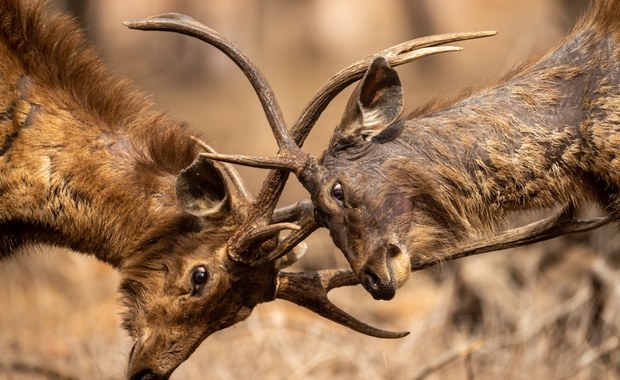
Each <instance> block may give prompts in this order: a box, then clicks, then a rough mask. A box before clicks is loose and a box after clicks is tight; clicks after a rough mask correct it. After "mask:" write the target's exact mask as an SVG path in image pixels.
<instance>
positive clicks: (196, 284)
mask: <svg viewBox="0 0 620 380" xmlns="http://www.w3.org/2000/svg"><path fill="white" fill-rule="evenodd" d="M207 280H209V272H207V268H205V267H203V266H199V267H196V268H194V271H193V272H192V290H193V291H194V292H196V291H198V290H200V288H202V286H203V285H204V284H206V283H207Z"/></svg>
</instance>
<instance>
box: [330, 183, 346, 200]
mask: <svg viewBox="0 0 620 380" xmlns="http://www.w3.org/2000/svg"><path fill="white" fill-rule="evenodd" d="M332 198H334V199H335V200H337V201H338V203H340V204H341V205H342V203H343V202H344V190H343V189H342V185H341V184H340V182H336V183H335V184H334V186H333V187H332Z"/></svg>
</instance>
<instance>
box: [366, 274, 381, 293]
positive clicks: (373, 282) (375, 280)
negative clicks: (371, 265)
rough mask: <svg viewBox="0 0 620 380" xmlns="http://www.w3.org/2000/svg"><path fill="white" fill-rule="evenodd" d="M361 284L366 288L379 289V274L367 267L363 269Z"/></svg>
mask: <svg viewBox="0 0 620 380" xmlns="http://www.w3.org/2000/svg"><path fill="white" fill-rule="evenodd" d="M361 277H362V285H364V287H365V288H366V289H368V290H371V291H372V290H374V291H376V290H378V289H379V283H380V282H381V280H380V279H379V276H378V275H377V274H376V273H374V272H371V271H369V270H368V269H364V271H363V272H362V276H361Z"/></svg>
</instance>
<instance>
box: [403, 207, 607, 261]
mask: <svg viewBox="0 0 620 380" xmlns="http://www.w3.org/2000/svg"><path fill="white" fill-rule="evenodd" d="M611 221H612V218H611V217H610V216H605V217H596V218H592V219H587V220H581V219H577V218H576V217H575V208H574V207H573V206H566V207H564V208H563V209H562V210H560V211H559V212H557V213H555V214H554V215H552V216H550V217H548V218H545V219H542V220H538V221H536V222H532V223H529V224H527V225H525V226H522V227H518V228H513V229H510V230H507V231H505V232H503V233H501V234H499V235H496V236H493V237H491V238H488V239H482V240H479V241H475V242H473V243H469V244H466V245H463V246H461V247H457V249H456V250H454V251H452V252H450V253H446V254H439V255H437V257H436V258H431V259H419V260H413V259H412V261H411V268H412V271H414V270H420V269H424V268H428V267H430V266H433V265H435V264H438V263H440V262H444V261H451V260H456V259H459V258H461V257H467V256H473V255H478V254H480V253H486V252H493V251H499V250H503V249H508V248H515V247H520V246H522V245H527V244H532V243H537V242H540V241H544V240H549V239H552V238H555V237H558V236H562V235H567V234H572V233H577V232H586V231H590V230H593V229H596V228H599V227H601V226H603V225H605V224H607V223H609V222H611Z"/></svg>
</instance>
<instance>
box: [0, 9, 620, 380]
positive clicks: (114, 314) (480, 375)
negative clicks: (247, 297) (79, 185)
mask: <svg viewBox="0 0 620 380" xmlns="http://www.w3.org/2000/svg"><path fill="white" fill-rule="evenodd" d="M71 3H72V4H73V5H74V7H75V5H76V4H77V5H84V4H87V5H88V6H87V7H86V9H85V10H83V16H84V18H83V22H84V24H85V25H86V27H87V29H88V33H89V36H90V37H91V38H92V39H93V40H94V42H95V44H96V45H97V46H98V47H99V49H100V51H101V53H102V55H103V56H104V57H105V59H106V60H107V61H109V63H110V65H111V66H112V67H113V68H114V69H115V70H116V71H118V72H119V73H121V74H122V75H123V76H126V77H130V78H133V79H134V80H135V81H136V83H137V84H138V85H139V86H140V87H141V88H143V89H144V90H145V91H146V92H148V93H152V94H153V96H154V99H155V101H156V103H158V104H159V105H160V108H161V109H164V110H168V111H169V112H170V113H171V114H172V115H174V116H175V117H176V118H178V119H181V120H185V121H187V122H189V123H190V124H191V126H192V127H193V128H194V129H196V130H198V131H200V132H201V133H203V134H204V137H205V139H206V140H207V141H208V142H209V143H210V144H211V145H212V146H214V147H215V148H216V149H218V150H220V151H222V152H235V153H244V154H251V155H256V154H273V153H274V152H275V151H276V149H275V144H274V143H273V141H272V136H271V134H270V132H269V130H268V126H267V124H266V122H265V119H264V117H263V114H262V111H261V109H260V106H259V103H258V101H257V100H256V98H255V96H254V94H253V93H252V90H251V88H250V86H249V85H248V83H247V82H246V80H245V78H244V77H243V76H242V74H240V72H239V71H238V70H237V69H236V67H234V66H233V65H232V64H231V63H230V62H228V61H227V59H225V58H224V57H223V56H222V55H221V54H220V53H219V52H217V51H215V50H214V49H213V48H210V47H206V46H203V45H202V44H201V43H199V42H195V41H190V40H188V39H187V37H178V36H173V35H168V34H162V33H159V34H158V33H154V32H151V33H144V32H137V31H130V30H128V29H126V28H124V27H123V26H122V24H121V22H122V21H123V20H125V19H128V18H135V17H143V16H148V15H154V14H159V13H163V12H167V11H177V12H182V13H187V14H191V15H192V16H194V17H195V18H196V19H198V20H200V21H202V22H204V23H206V24H207V25H209V26H211V27H213V28H214V29H216V30H219V31H220V32H222V33H224V34H225V35H227V36H229V37H230V38H231V39H232V40H234V41H235V42H236V43H237V44H238V45H239V46H241V47H242V48H243V50H244V51H245V52H246V53H247V54H248V55H249V56H250V57H252V58H253V59H254V61H255V62H256V63H257V64H258V66H259V67H260V68H261V69H262V70H263V72H264V73H265V75H266V77H267V78H268V79H269V80H270V81H271V84H272V86H273V88H274V90H275V92H276V94H277V95H278V96H279V100H280V102H281V105H282V108H283V111H284V114H285V117H286V119H287V120H289V121H290V122H292V121H294V119H295V118H296V116H297V113H298V112H299V111H300V110H301V108H302V107H303V104H304V103H305V101H307V100H308V99H309V98H310V97H311V95H312V94H313V93H314V91H315V90H317V89H318V88H319V87H320V85H321V84H322V83H323V82H324V81H325V80H326V79H327V78H329V76H330V75H331V74H333V73H335V72H336V71H337V70H339V69H341V68H343V67H345V66H346V65H348V64H349V63H351V62H353V61H354V60H357V59H360V58H362V57H364V56H366V55H369V54H372V53H374V52H376V51H379V50H381V49H383V48H385V47H388V46H391V45H394V44H396V43H399V42H402V41H404V40H406V39H410V38H414V37H418V36H421V35H424V34H431V33H439V32H451V31H465V30H488V29H494V30H498V31H499V33H500V34H499V35H498V36H497V37H493V38H492V39H487V40H480V41H473V42H466V43H462V44H460V45H461V46H464V47H465V48H466V49H465V51H463V52H460V53H456V54H455V53H451V54H450V55H446V56H441V57H431V58H427V59H425V60H424V61H421V62H416V63H413V64H409V65H407V66H405V67H402V68H399V73H400V74H401V76H402V78H403V83H404V85H405V91H406V96H407V103H408V104H409V105H410V106H412V107H413V106H414V105H416V104H420V103H421V102H423V101H426V100H427V99H429V98H431V97H434V96H442V95H445V94H450V93H454V92H456V91H459V90H460V89H463V88H464V87H467V86H468V85H472V84H475V83H478V82H479V81H485V82H486V81H489V80H492V79H493V78H497V77H498V76H500V75H501V73H503V72H504V71H506V70H507V69H509V68H511V67H512V66H514V65H515V64H517V63H518V62H520V61H522V60H524V59H526V58H528V57H530V56H532V55H536V54H540V53H542V52H544V51H545V50H547V49H548V48H550V47H551V46H552V45H553V44H554V43H556V42H557V41H559V40H560V39H561V37H562V35H563V34H564V33H565V32H566V30H567V28H568V27H569V26H570V25H572V22H573V17H574V14H575V10H574V8H575V5H574V4H581V2H580V1H568V0H564V1H562V0H544V1H541V0H519V1H516V0H510V1H508V0H506V1H500V0H495V1H491V0H486V1H485V0H441V1H431V0H426V1H422V0H420V1H417V0H410V1H409V2H407V1H405V0H401V1H396V0H395V1H379V0H373V1H363V2H362V1H354V0H351V1H345V0H319V1H290V0H264V1H242V0H238V1H226V2H224V1H217V2H216V1H210V2H209V1H204V2H203V1H197V0H195V1H185V2H180V1H173V0H156V1H152V0H151V1H149V0H134V1H131V2H127V1H121V0H107V1H105V2H104V1H97V2H95V1H90V2H82V1H74V2H70V1H66V2H65V3H63V2H61V1H60V0H57V1H56V2H55V3H54V6H55V7H58V8H62V7H64V6H67V4H71ZM578 6H579V5H577V7H578ZM347 94H348V92H347ZM347 94H344V95H342V96H340V97H338V98H337V99H336V101H335V102H334V104H333V105H332V106H331V107H330V108H329V109H328V110H327V111H326V113H325V115H324V116H323V117H322V118H321V120H320V121H319V123H318V125H317V126H316V128H315V131H313V133H312V134H311V136H310V138H309V139H308V142H307V144H306V150H307V151H309V152H312V153H314V154H319V153H320V152H321V150H322V147H324V146H325V145H326V144H327V141H328V137H329V135H330V133H331V131H332V128H333V126H334V125H335V124H336V123H337V121H338V116H339V113H340V112H341V110H342V108H343V106H344V102H345V101H346V96H347ZM240 171H241V173H242V175H243V176H244V177H245V178H246V179H247V181H248V183H249V185H250V188H251V189H252V190H254V191H256V190H257V189H258V187H259V184H260V181H261V180H262V178H263V176H264V174H265V173H264V172H262V171H260V170H255V169H245V168H240ZM303 197H306V194H305V193H304V191H303V190H302V189H301V188H300V186H299V185H298V184H297V183H295V180H291V183H290V186H289V188H288V189H287V191H286V193H285V196H284V197H283V200H282V203H283V204H284V203H290V202H293V201H296V200H298V199H301V198H303ZM309 245H310V248H309V253H308V254H307V256H306V257H304V259H303V260H302V261H301V262H300V263H299V264H298V265H299V267H300V268H302V269H303V268H312V269H315V268H324V267H331V266H336V265H338V266H344V265H346V264H345V262H344V260H343V259H342V258H341V257H340V254H339V252H338V251H337V250H335V249H334V248H333V247H332V244H331V242H330V241H329V239H328V236H327V234H326V233H325V232H324V231H320V232H319V233H317V234H316V235H315V236H312V237H311V238H310V239H309ZM619 247H620V241H619V238H618V237H617V234H616V233H614V230H613V229H607V230H603V231H598V232H596V233H593V234H589V235H580V236H576V237H571V238H564V239H558V240H556V241H552V242H548V243H544V244H538V245H535V246H532V247H529V248H523V249H520V250H514V251H510V252H505V253H499V254H487V255H485V256H483V257H477V258H470V259H466V260H463V261H461V262H460V263H459V265H458V266H457V265H453V264H446V265H445V266H444V267H442V268H434V269H431V270H428V271H425V272H420V273H416V274H414V275H413V276H412V280H410V282H409V283H408V284H407V285H406V287H405V288H404V289H402V290H401V291H400V293H399V294H398V296H397V298H396V299H394V300H393V301H391V302H376V301H373V300H372V299H371V298H370V297H369V296H368V295H366V293H364V292H363V291H361V290H360V289H346V290H339V291H337V292H334V296H333V297H332V298H333V299H334V300H335V301H336V302H337V303H339V304H340V305H342V306H343V307H344V308H345V309H347V310H352V311H353V312H354V313H355V314H356V315H357V316H359V317H361V318H362V319H364V320H367V321H369V322H372V323H375V324H378V325H380V326H382V327H385V328H390V329H399V330H402V329H406V330H411V331H412V334H411V335H410V336H408V337H406V338H404V339H401V340H397V341H381V340H377V339H374V338H368V337H365V336H361V335H358V334H356V333H353V332H350V331H348V330H345V329H344V328H341V327H339V326H336V325H334V324H332V323H331V322H327V321H324V320H322V319H321V318H320V317H318V316H314V315H312V314H310V313H308V312H306V311H304V310H302V309H300V308H298V307H296V306H293V305H289V304H286V303H285V302H274V303H271V304H266V305H261V306H260V307H258V308H257V309H256V310H255V311H254V314H253V315H252V316H251V317H250V318H249V319H248V320H247V321H246V322H244V323H241V324H239V325H237V326H235V327H233V328H230V329H228V330H225V331H222V332H220V333H218V334H216V335H215V336H213V337H211V338H209V339H208V340H207V341H205V342H204V343H203V344H202V345H201V347H200V348H199V349H198V351H197V352H196V353H195V354H194V355H193V356H192V357H191V358H190V359H189V360H188V361H187V362H186V363H184V364H183V365H182V366H181V367H179V369H178V370H177V371H176V372H175V374H174V376H173V379H203V378H209V379H242V378H243V379H327V378H336V377H337V378H339V379H413V378H423V377H424V376H426V375H428V378H430V379H496V378H508V379H545V378H546V379H573V378H576V379H605V378H608V379H613V378H617V377H618V373H619V371H620V353H619V347H620V346H619V331H618V328H619V327H620V323H619V320H620V316H619V301H620V284H619V283H620V271H617V270H615V269H614V267H613V266H610V265H609V263H610V261H613V258H614V257H615V261H616V262H618V261H620V260H619V259H618V257H619V256H620V252H619V249H620V248H619ZM117 284H118V276H117V275H116V274H115V273H113V272H112V271H111V270H110V269H108V268H107V267H105V266H104V265H102V264H100V263H98V262H96V261H95V260H93V259H90V258H85V257H82V256H80V255H78V254H74V253H67V252H64V251H62V250H56V249H54V250H50V249H45V248H41V249H36V250H34V252H32V253H30V254H28V255H25V256H23V257H19V258H15V259H13V260H9V261H7V262H3V263H2V264H1V265H0V379H41V378H54V377H53V376H54V375H55V374H56V375H62V376H70V377H72V378H77V379H90V378H95V379H116V378H122V377H123V373H124V366H125V360H126V356H127V354H128V352H129V348H130V342H129V340H128V338H127V336H126V334H125V332H124V331H122V330H121V328H120V326H119V323H120V320H119V310H120V305H119V304H118V303H117V302H116V297H117V293H116V286H117ZM444 362H445V363H447V364H446V365H445V366H441V365H440V364H442V363H444ZM44 370H47V371H48V372H45V373H44V372H43V371H44Z"/></svg>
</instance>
